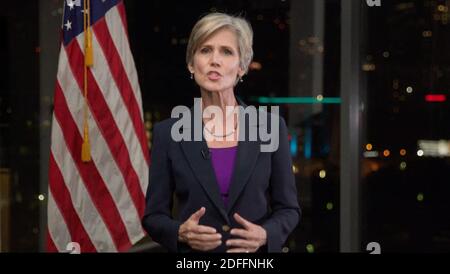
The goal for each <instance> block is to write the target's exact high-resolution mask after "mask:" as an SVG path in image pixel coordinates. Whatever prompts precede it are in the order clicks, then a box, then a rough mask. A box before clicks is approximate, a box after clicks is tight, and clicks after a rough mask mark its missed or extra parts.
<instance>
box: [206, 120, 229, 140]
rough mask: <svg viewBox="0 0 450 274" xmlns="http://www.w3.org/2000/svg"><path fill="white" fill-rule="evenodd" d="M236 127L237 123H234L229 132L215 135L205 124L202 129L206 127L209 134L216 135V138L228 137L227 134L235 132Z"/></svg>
mask: <svg viewBox="0 0 450 274" xmlns="http://www.w3.org/2000/svg"><path fill="white" fill-rule="evenodd" d="M236 128H237V123H236V124H235V125H234V128H233V129H232V130H231V131H230V132H229V133H227V134H225V135H217V134H214V133H212V131H211V130H209V129H208V128H207V127H206V126H205V127H204V129H206V131H208V132H209V134H211V135H212V136H214V137H216V138H223V137H228V136H230V135H231V134H233V133H235V132H236Z"/></svg>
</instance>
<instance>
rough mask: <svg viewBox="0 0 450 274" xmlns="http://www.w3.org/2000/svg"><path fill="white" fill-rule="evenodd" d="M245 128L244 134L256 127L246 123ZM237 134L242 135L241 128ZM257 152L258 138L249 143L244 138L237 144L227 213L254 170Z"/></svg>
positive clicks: (258, 147)
mask: <svg viewBox="0 0 450 274" xmlns="http://www.w3.org/2000/svg"><path fill="white" fill-rule="evenodd" d="M245 127H246V133H248V132H249V128H250V127H257V125H248V123H246V124H245ZM256 130H257V129H256ZM239 134H242V128H241V127H240V128H239ZM259 152H260V141H259V138H257V141H249V139H248V138H246V139H245V140H244V141H240V142H238V151H237V155H236V162H235V163H234V172H233V176H232V179H231V184H230V189H229V196H228V206H227V212H229V211H230V210H231V209H232V208H233V205H234V203H235V202H236V200H237V199H238V197H239V195H240V193H241V192H242V190H243V189H244V187H245V185H246V184H247V182H248V180H249V178H250V175H251V174H252V172H253V169H254V168H255V164H256V160H257V159H258V156H259Z"/></svg>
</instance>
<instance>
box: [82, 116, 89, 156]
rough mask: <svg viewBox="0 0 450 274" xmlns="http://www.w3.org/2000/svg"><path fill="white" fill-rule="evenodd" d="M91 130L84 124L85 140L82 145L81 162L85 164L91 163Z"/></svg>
mask: <svg viewBox="0 0 450 274" xmlns="http://www.w3.org/2000/svg"><path fill="white" fill-rule="evenodd" d="M88 132H89V129H88V125H87V124H86V123H85V124H84V136H83V137H84V140H83V144H82V145H81V161H83V162H85V163H86V162H90V161H91V145H90V144H89V135H88Z"/></svg>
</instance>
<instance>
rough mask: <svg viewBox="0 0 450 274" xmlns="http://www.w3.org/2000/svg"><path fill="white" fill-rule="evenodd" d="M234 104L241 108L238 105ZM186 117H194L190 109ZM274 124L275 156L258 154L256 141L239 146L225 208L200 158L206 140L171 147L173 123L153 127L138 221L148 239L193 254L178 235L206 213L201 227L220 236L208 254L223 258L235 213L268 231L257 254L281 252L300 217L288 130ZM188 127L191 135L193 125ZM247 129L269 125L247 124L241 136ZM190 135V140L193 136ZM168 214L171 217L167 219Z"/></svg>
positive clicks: (207, 161)
mask: <svg viewBox="0 0 450 274" xmlns="http://www.w3.org/2000/svg"><path fill="white" fill-rule="evenodd" d="M238 102H239V104H240V105H242V106H244V107H246V106H245V104H243V103H242V102H241V101H240V100H238ZM191 114H192V116H191V117H194V115H193V109H191ZM268 115H271V114H270V113H269V114H268ZM268 117H270V116H268ZM278 119H279V122H280V123H279V125H280V131H279V132H280V136H279V137H280V139H279V140H280V141H279V147H278V150H276V151H275V152H260V144H261V143H263V142H262V141H261V140H259V137H258V140H257V141H249V140H248V139H246V140H247V141H239V142H238V150H237V155H236V160H235V168H234V173H233V176H232V179H231V185H230V189H229V198H228V207H225V205H224V203H223V201H222V199H221V196H220V191H219V186H218V184H217V181H216V177H215V173H214V169H213V166H212V163H211V160H210V159H209V157H207V155H206V156H205V152H208V146H207V143H206V141H205V139H204V138H203V140H202V141H197V142H195V141H180V142H175V141H174V140H172V138H171V128H172V125H173V124H174V123H175V122H176V121H177V120H178V119H175V118H170V119H167V120H164V121H162V122H159V123H156V124H155V126H154V129H153V146H152V151H151V166H150V182H149V186H148V190H147V195H146V209H145V214H144V217H143V219H142V224H143V227H144V228H145V230H146V231H147V233H148V234H149V236H150V237H151V238H152V239H153V240H154V241H156V242H158V243H159V244H161V245H162V246H164V247H166V248H167V249H168V250H169V251H170V252H189V251H192V250H191V249H190V247H189V246H188V245H186V244H183V243H181V242H178V229H179V227H180V225H181V224H182V223H183V222H184V221H186V220H187V219H188V218H189V217H190V216H191V215H192V214H193V213H194V212H196V211H197V210H199V209H200V208H201V207H205V208H206V212H205V215H204V216H203V217H202V218H201V219H200V224H202V225H208V226H211V227H214V228H216V230H217V231H218V232H220V233H221V234H222V245H221V246H219V247H218V248H216V249H215V250H213V252H225V251H226V250H227V247H226V246H225V241H226V240H227V239H229V238H230V235H229V230H230V228H234V227H241V226H240V225H239V224H238V223H237V222H236V221H235V219H234V218H233V214H234V213H236V212H237V213H239V214H240V215H241V216H242V217H244V218H245V219H247V220H249V221H250V222H253V223H256V224H258V225H261V226H262V227H263V228H264V229H265V230H266V231H267V244H266V246H265V247H262V248H261V251H267V252H281V249H282V245H283V244H284V243H285V241H286V239H287V237H288V236H289V234H290V233H291V232H292V231H293V230H294V228H295V227H296V226H297V224H298V222H299V220H300V216H301V211H300V207H299V204H298V201H297V189H296V185H295V179H294V175H293V172H292V160H291V156H290V153H289V145H288V133H287V127H286V124H285V122H284V119H283V118H281V117H278ZM200 122H201V121H200ZM191 126H192V129H193V123H192V124H191ZM250 126H256V127H261V126H263V127H266V126H269V131H270V123H266V124H259V125H258V124H256V125H255V124H253V125H250V124H249V123H246V130H245V132H246V133H248V132H249V130H248V129H249V127H250ZM240 128H241V127H240ZM185 130H186V129H185ZM188 130H190V129H188ZM191 133H192V136H193V130H191ZM241 133H242V130H240V134H241ZM192 140H193V139H192ZM174 207H175V208H176V209H175V210H174ZM173 210H174V211H176V212H177V214H176V215H175V214H172V211H173Z"/></svg>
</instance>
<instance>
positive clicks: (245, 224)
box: [234, 213, 252, 228]
mask: <svg viewBox="0 0 450 274" xmlns="http://www.w3.org/2000/svg"><path fill="white" fill-rule="evenodd" d="M234 219H235V220H236V221H237V222H238V223H239V224H241V225H242V226H243V227H244V228H249V227H250V226H251V225H252V223H251V222H249V221H247V220H246V219H244V218H242V217H241V215H239V214H238V213H234Z"/></svg>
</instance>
